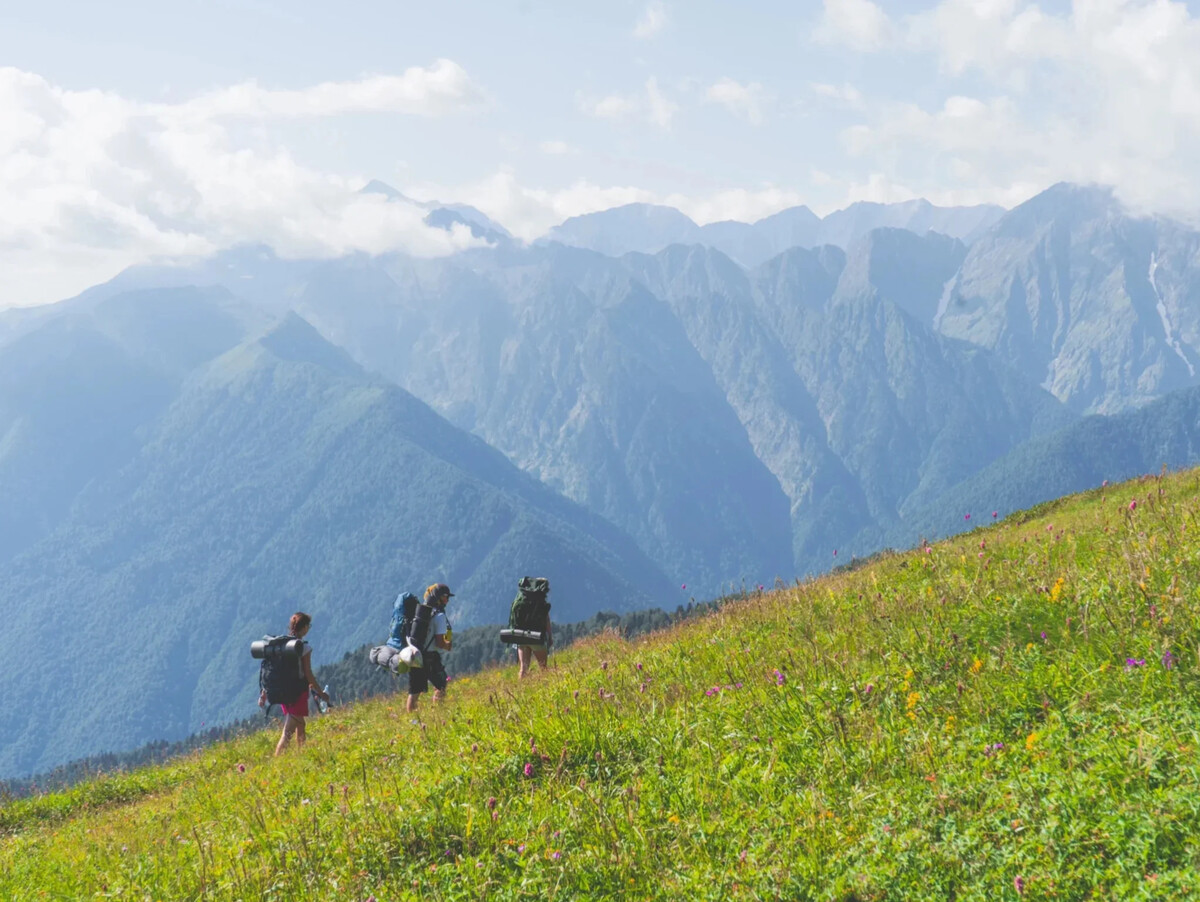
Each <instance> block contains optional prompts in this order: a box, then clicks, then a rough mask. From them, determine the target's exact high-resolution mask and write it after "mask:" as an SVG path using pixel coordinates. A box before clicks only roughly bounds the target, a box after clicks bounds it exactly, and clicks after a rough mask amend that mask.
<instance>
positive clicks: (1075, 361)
mask: <svg viewBox="0 0 1200 902" xmlns="http://www.w3.org/2000/svg"><path fill="white" fill-rule="evenodd" d="M936 323H937V328H938V329H939V330H940V331H941V332H942V333H943V334H944V335H947V336H951V337H954V338H960V339H963V340H966V341H970V342H972V343H973V344H976V345H979V346H981V347H985V348H988V349H991V350H994V351H995V352H996V353H997V354H999V355H1000V356H1001V357H1002V358H1003V359H1004V360H1006V361H1007V362H1009V363H1010V364H1012V365H1013V366H1015V367H1017V368H1018V369H1020V370H1022V371H1024V372H1028V373H1031V374H1033V375H1034V376H1035V378H1037V379H1038V381H1040V382H1041V383H1042V384H1043V385H1045V387H1046V388H1047V389H1048V390H1049V391H1050V392H1052V393H1053V394H1054V395H1055V396H1056V397H1057V398H1059V399H1060V400H1061V401H1063V402H1064V403H1066V404H1067V405H1068V406H1069V407H1071V408H1072V409H1073V410H1076V411H1079V412H1115V411H1119V410H1123V409H1125V408H1128V407H1134V406H1137V405H1139V404H1144V403H1146V402H1147V401H1149V400H1152V399H1153V398H1156V397H1159V396H1161V395H1163V394H1165V393H1167V392H1170V391H1172V390H1174V389H1177V388H1182V387H1185V386H1189V385H1194V384H1196V382H1197V367H1198V366H1200V233H1198V232H1195V231H1193V230H1190V229H1188V228H1186V227H1183V226H1181V225H1179V224H1177V223H1173V222H1170V221H1167V220H1161V219H1149V218H1138V217H1134V216H1131V215H1129V214H1128V213H1127V212H1125V211H1124V210H1123V209H1122V208H1121V206H1120V205H1119V204H1118V203H1117V201H1116V200H1115V199H1114V197H1113V196H1112V194H1111V192H1109V191H1107V190H1105V189H1101V188H1082V187H1078V186H1073V185H1058V186H1055V187H1054V188H1051V189H1049V190H1047V191H1045V192H1043V193H1042V194H1040V195H1038V196H1037V197H1035V198H1033V199H1032V200H1030V201H1028V202H1027V203H1025V204H1022V205H1021V206H1019V207H1017V208H1015V209H1014V210H1012V211H1011V212H1009V213H1008V214H1006V215H1005V216H1004V217H1003V218H1002V219H1000V221H999V222H997V223H996V224H995V225H993V226H992V227H991V228H990V229H989V230H987V231H986V232H985V233H984V234H983V235H981V236H980V237H979V239H978V240H976V241H975V243H974V244H972V245H971V248H970V250H969V251H968V252H967V255H966V258H965V259H964V261H963V264H962V267H961V269H960V270H959V272H958V274H957V275H956V276H955V277H954V280H953V282H952V283H951V284H950V286H949V288H948V290H947V292H946V294H945V296H944V298H943V300H942V303H941V308H940V310H939V313H938V315H937V318H936Z"/></svg>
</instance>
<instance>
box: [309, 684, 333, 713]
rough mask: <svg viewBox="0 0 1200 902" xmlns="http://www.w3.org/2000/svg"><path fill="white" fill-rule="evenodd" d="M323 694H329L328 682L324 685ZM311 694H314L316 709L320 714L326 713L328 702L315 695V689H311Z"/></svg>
mask: <svg viewBox="0 0 1200 902" xmlns="http://www.w3.org/2000/svg"><path fill="white" fill-rule="evenodd" d="M325 694H326V695H328V694H329V686H328V684H326V686H325ZM313 695H314V696H316V701H317V710H318V711H320V712H321V713H322V714H325V713H327V712H328V711H329V702H327V701H325V699H323V698H321V697H320V696H319V695H317V693H316V691H315V690H314V691H313Z"/></svg>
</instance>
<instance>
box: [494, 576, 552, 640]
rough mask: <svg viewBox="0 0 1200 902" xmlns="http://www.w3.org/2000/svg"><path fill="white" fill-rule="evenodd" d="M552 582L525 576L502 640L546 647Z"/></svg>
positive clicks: (501, 632)
mask: <svg viewBox="0 0 1200 902" xmlns="http://www.w3.org/2000/svg"><path fill="white" fill-rule="evenodd" d="M549 592H550V580H548V579H546V578H545V577H543V576H523V577H521V579H520V581H519V582H518V583H517V597H516V598H514V599H513V603H512V607H511V608H510V609H509V611H508V629H506V630H501V631H500V641H501V642H505V643H508V644H510V645H534V646H544V645H545V644H546V635H545V630H546V623H547V620H548V619H549V615H550V602H548V601H547V600H546V595H547V594H549Z"/></svg>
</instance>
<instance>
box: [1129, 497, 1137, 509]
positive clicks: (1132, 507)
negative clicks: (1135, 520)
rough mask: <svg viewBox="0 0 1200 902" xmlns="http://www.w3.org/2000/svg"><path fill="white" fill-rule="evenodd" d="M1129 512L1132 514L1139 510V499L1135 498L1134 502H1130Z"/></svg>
mask: <svg viewBox="0 0 1200 902" xmlns="http://www.w3.org/2000/svg"><path fill="white" fill-rule="evenodd" d="M1129 510H1130V511H1131V512H1132V511H1135V510H1137V499H1136V498H1134V499H1133V500H1132V501H1130V502H1129Z"/></svg>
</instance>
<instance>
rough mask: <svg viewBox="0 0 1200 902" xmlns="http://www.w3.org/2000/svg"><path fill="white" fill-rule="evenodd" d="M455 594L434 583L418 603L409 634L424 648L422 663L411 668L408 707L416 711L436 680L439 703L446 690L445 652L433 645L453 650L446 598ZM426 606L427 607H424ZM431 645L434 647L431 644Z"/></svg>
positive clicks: (421, 649) (418, 646) (409, 709)
mask: <svg viewBox="0 0 1200 902" xmlns="http://www.w3.org/2000/svg"><path fill="white" fill-rule="evenodd" d="M453 597H454V593H453V592H451V591H450V587H449V586H447V585H446V584H445V583H434V584H433V585H432V586H430V587H429V588H428V589H426V590H425V600H424V602H423V603H422V604H421V605H419V606H418V609H417V614H416V616H415V617H414V618H413V627H412V628H411V629H410V631H409V634H408V635H409V638H410V640H412V641H413V643H414V644H415V645H416V646H417V648H418V649H419V650H420V652H421V657H420V661H421V663H420V666H414V667H412V668H411V669H410V670H409V671H408V702H407V704H406V705H405V710H406V711H407V712H408V713H409V714H413V713H415V712H416V710H417V702H418V701H419V700H420V697H421V693H423V692H426V691H427V690H428V689H429V684H430V683H432V684H433V702H434V704H439V703H440V702H441V700H442V696H443V695H444V693H445V691H446V668H445V666H444V665H443V664H442V655H441V652H439V651H433V650H432V648H439V649H442V650H443V651H450V642H451V636H450V621H449V620H447V619H446V602H448V601H449V600H450V599H451V598H453ZM421 608H425V610H421ZM431 646H432V648H431Z"/></svg>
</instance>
